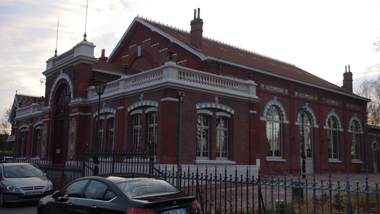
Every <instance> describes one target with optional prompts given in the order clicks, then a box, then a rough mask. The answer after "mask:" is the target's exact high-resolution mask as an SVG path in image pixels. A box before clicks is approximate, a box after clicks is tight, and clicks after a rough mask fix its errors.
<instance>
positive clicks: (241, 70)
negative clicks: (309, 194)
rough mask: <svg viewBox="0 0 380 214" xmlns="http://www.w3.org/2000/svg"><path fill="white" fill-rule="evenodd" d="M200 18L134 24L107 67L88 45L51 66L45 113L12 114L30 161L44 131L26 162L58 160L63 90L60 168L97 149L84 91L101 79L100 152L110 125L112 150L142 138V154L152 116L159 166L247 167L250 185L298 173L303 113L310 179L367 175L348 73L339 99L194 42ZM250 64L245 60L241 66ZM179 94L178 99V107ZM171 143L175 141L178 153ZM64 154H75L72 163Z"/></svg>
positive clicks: (310, 83) (264, 62)
mask: <svg viewBox="0 0 380 214" xmlns="http://www.w3.org/2000/svg"><path fill="white" fill-rule="evenodd" d="M199 13H200V11H198V17H196V15H195V17H194V20H193V21H192V24H191V25H192V30H191V32H190V34H189V33H187V32H181V31H178V30H175V29H171V28H170V27H168V26H163V25H161V24H157V23H154V22H151V21H148V20H145V19H142V18H139V17H137V18H136V19H135V20H134V21H133V23H132V24H131V26H130V27H129V28H128V31H127V32H126V34H124V36H123V37H122V38H121V40H120V42H119V44H118V45H117V46H116V47H115V49H114V50H113V52H112V54H111V55H110V57H109V58H108V60H107V61H106V62H102V63H101V62H100V61H104V60H106V59H107V58H106V57H105V56H104V52H102V56H101V58H100V61H98V62H97V61H96V58H95V57H94V56H93V44H92V43H89V42H81V43H79V44H77V46H75V47H74V48H73V49H72V50H70V51H68V52H67V53H65V54H66V55H68V54H70V53H72V56H70V57H67V56H66V55H65V56H58V57H53V58H51V59H49V60H48V62H47V63H48V65H47V70H46V71H45V72H44V74H45V75H46V77H47V80H46V81H47V83H46V92H45V101H44V102H43V108H42V109H41V110H40V111H36V112H32V113H25V114H24V115H23V114H22V111H21V110H18V113H19V114H18V115H17V116H16V117H15V121H16V125H15V128H16V130H19V129H20V127H21V126H22V124H29V130H30V131H29V139H28V141H27V145H29V146H28V147H27V148H28V149H27V150H28V151H30V150H33V148H31V146H30V145H31V142H32V141H33V140H32V139H33V133H34V131H33V130H34V126H33V124H36V123H37V122H38V121H41V122H42V123H41V124H38V125H40V126H41V127H44V126H46V127H47V129H48V130H47V132H46V133H44V134H46V144H42V147H43V148H42V149H45V150H46V155H41V156H39V157H31V153H30V152H28V153H27V155H25V158H40V159H43V160H47V161H51V160H53V157H54V155H55V153H56V152H57V151H55V150H54V149H53V148H56V147H55V146H54V143H55V142H54V139H55V136H56V135H57V133H56V131H57V130H56V129H54V126H55V125H56V124H57V120H59V118H58V117H56V116H55V114H54V111H53V101H52V99H53V98H54V97H55V96H56V94H57V93H58V92H57V90H58V88H59V86H60V85H69V86H70V89H71V91H70V93H71V97H70V99H71V101H70V104H69V106H70V110H69V112H68V113H67V115H66V116H65V118H61V119H62V120H65V121H67V122H68V124H69V125H68V127H74V128H73V129H72V130H66V131H64V132H63V133H65V134H67V135H68V137H66V138H67V140H66V142H64V143H63V144H64V146H66V147H65V148H67V151H66V150H64V151H65V152H66V153H67V154H65V155H66V157H67V158H66V159H65V158H63V160H62V161H80V158H81V157H80V155H81V152H82V150H83V145H84V144H87V145H88V146H95V142H96V133H97V132H96V123H97V122H96V119H97V112H98V110H99V109H98V95H97V94H96V93H95V90H94V87H93V86H92V84H93V82H92V81H93V80H94V79H102V80H105V81H107V82H108V83H107V88H106V91H105V92H104V94H103V95H102V96H101V109H100V110H99V111H101V114H100V117H101V119H102V120H104V123H105V126H104V127H105V129H104V135H103V136H104V137H103V140H104V141H105V142H106V141H107V140H108V139H109V127H108V124H107V123H106V122H107V121H108V120H111V121H112V119H113V118H114V130H115V131H114V145H115V146H114V148H115V149H116V148H127V147H130V146H132V145H134V142H136V139H137V138H136V136H137V135H136V134H135V133H136V132H135V131H136V130H138V133H139V134H140V135H139V136H140V137H138V138H139V142H140V143H141V144H140V146H146V144H147V141H148V140H149V138H148V136H149V125H148V121H149V116H150V114H151V113H152V112H156V114H157V124H156V125H157V128H156V133H155V134H156V135H157V142H155V143H157V147H156V163H157V164H158V165H173V166H176V165H177V164H178V157H180V163H181V164H183V165H189V166H210V167H217V166H218V167H227V166H228V167H229V169H235V168H239V167H241V168H244V167H246V168H249V169H250V170H253V171H254V170H256V171H255V172H252V174H253V175H254V174H255V173H257V170H258V166H260V169H261V170H262V172H263V173H265V174H268V173H271V171H273V172H274V173H275V174H279V173H283V172H284V170H286V172H287V173H292V174H295V173H298V172H299V171H300V170H301V168H302V164H301V160H300V157H301V155H302V154H301V152H300V149H301V146H300V140H301V137H300V136H301V135H300V131H301V130H300V128H301V119H300V114H299V109H300V108H302V107H304V108H306V110H307V111H306V113H307V115H308V116H310V119H311V125H310V126H311V130H312V132H311V136H312V137H311V142H312V143H311V144H312V155H311V156H312V157H311V158H310V159H308V161H309V162H310V161H311V168H310V167H309V168H308V169H309V170H310V169H311V170H313V171H315V172H316V173H327V172H329V171H332V172H341V173H345V172H359V171H360V170H361V168H364V167H366V160H365V158H366V157H367V156H368V157H370V156H371V155H372V157H373V153H372V150H371V149H369V146H368V145H370V143H371V144H372V142H373V141H374V139H373V137H371V138H368V141H370V142H367V144H365V142H366V139H365V137H364V136H365V131H366V124H365V120H364V115H363V114H364V113H365V106H366V104H367V102H368V101H369V100H367V99H365V98H362V97H359V96H357V95H355V94H353V93H352V91H350V89H351V90H352V73H351V72H350V71H348V72H349V73H350V74H348V72H347V71H346V72H345V73H344V75H345V76H348V77H349V78H351V79H349V78H348V77H347V78H348V79H346V80H345V82H344V86H345V87H344V89H343V88H341V87H338V86H335V85H332V84H331V83H328V82H326V81H324V80H323V79H319V78H317V77H315V76H313V75H311V74H309V73H307V72H305V71H303V70H301V69H299V68H297V67H295V66H293V65H289V64H286V63H283V62H280V61H276V60H273V59H270V58H266V57H263V56H260V55H256V54H253V53H248V52H246V51H242V50H239V49H236V48H233V47H230V46H227V45H225V44H221V43H218V42H216V41H211V40H208V39H205V38H202V31H203V29H202V28H203V20H201V19H200V17H199ZM193 32H195V33H193ZM169 50H171V51H174V53H175V55H174V57H173V60H172V61H171V62H168V61H169V59H168V51H169ZM225 52H229V53H228V54H227V53H225ZM218 54H219V56H218ZM226 54H227V55H226ZM223 57H224V58H223ZM233 57H234V58H233ZM248 57H251V59H250V60H249V61H247V62H246V61H245V60H247V58H248ZM247 63H252V64H247ZM125 64H127V65H128V66H129V67H130V70H129V71H128V72H132V73H128V72H127V73H125V71H124V70H123V66H124V65H125ZM111 68H112V69H111ZM66 78H68V79H66ZM350 81H351V82H350ZM350 84H351V85H350ZM350 86H351V88H350ZM179 92H184V94H185V95H184V96H183V97H182V101H181V97H179V95H178V93H179ZM271 103H272V104H271ZM180 106H181V115H180V117H181V123H180V124H179V117H178V116H179V109H180ZM270 106H274V107H275V109H277V111H278V112H279V113H280V118H281V122H280V128H281V132H280V133H281V136H280V139H281V143H280V144H281V149H280V150H281V152H282V155H280V157H277V156H276V157H275V158H270V157H269V158H268V156H267V149H268V146H267V133H268V124H269V122H268V119H267V117H268V109H269V108H270ZM200 114H204V115H206V116H207V117H208V118H209V125H208V127H207V128H208V129H207V134H208V135H207V136H208V156H207V157H206V158H199V157H197V142H199V141H197V136H198V135H197V131H198V130H199V129H198V126H197V117H198V115H200ZM136 115H141V124H140V125H141V126H136V124H135V122H134V117H135V116H136ZM331 116H333V117H334V118H337V119H338V122H339V123H338V125H339V130H338V131H337V134H338V136H337V139H339V140H338V142H337V145H336V146H337V147H338V155H339V157H338V158H336V159H334V160H332V159H329V157H328V154H329V150H328V148H329V145H328V131H327V125H328V124H327V121H328V118H330V117H331ZM219 117H223V118H227V119H226V121H227V125H226V126H227V127H228V128H227V129H226V130H227V131H226V132H222V131H220V130H223V129H221V128H220V127H218V124H217V118H219ZM353 119H354V121H357V122H358V123H359V125H360V134H359V135H358V136H359V141H360V160H358V161H353V160H352V158H351V149H350V148H351V132H350V131H349V130H350V122H352V120H353ZM73 121H75V122H73ZM72 124H75V126H74V125H72ZM38 125H37V126H38ZM68 127H67V126H65V128H68ZM136 127H139V128H136ZM179 127H181V129H180V130H179ZM135 128H136V129H135ZM134 130H135V131H134ZM178 133H181V136H180V137H181V142H180V143H181V144H180V148H181V151H180V153H178V145H179V144H178V140H179V136H178ZM217 133H225V134H224V135H226V136H225V138H223V139H226V141H227V142H228V143H227V148H226V154H227V155H226V156H227V157H224V158H220V157H218V153H217V148H218V146H217V145H218V142H221V141H220V140H218V138H217V137H218V136H219V135H218V134H217ZM198 134H199V133H198ZM224 135H223V136H224ZM15 136H16V146H15V147H16V156H17V155H18V156H19V157H21V156H20V155H21V154H17V151H20V149H19V148H21V147H22V145H21V144H22V143H21V141H20V139H18V138H19V133H18V132H17V131H16V133H15ZM42 138H43V137H42ZM66 138H65V139H66ZM42 140H43V139H42ZM70 143H71V144H70ZM71 145H72V146H73V147H70V146H71ZM72 148H74V149H72ZM70 152H74V154H72V155H70ZM365 152H367V154H366V153H365ZM369 154H371V155H369ZM258 160H259V161H260V165H259V163H258ZM371 160H372V159H370V158H368V159H367V161H368V162H367V163H368V166H369V167H368V169H369V170H370V171H375V169H374V168H373V160H372V163H371ZM239 170H240V168H239ZM242 172H244V170H243V171H242Z"/></svg>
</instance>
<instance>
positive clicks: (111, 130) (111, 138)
mask: <svg viewBox="0 0 380 214" xmlns="http://www.w3.org/2000/svg"><path fill="white" fill-rule="evenodd" d="M107 121H108V149H109V150H113V149H115V145H114V144H115V118H109V119H108V120H107Z"/></svg>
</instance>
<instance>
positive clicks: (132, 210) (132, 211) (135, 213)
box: [127, 207, 156, 214]
mask: <svg viewBox="0 0 380 214" xmlns="http://www.w3.org/2000/svg"><path fill="white" fill-rule="evenodd" d="M140 213H141V214H143V213H149V214H155V213H156V212H154V210H151V209H144V208H137V207H128V209H127V214H140Z"/></svg>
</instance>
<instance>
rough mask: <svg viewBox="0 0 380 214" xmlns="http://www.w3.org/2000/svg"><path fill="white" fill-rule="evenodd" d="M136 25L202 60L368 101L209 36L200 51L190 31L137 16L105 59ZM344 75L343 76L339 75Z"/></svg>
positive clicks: (297, 69) (293, 68)
mask: <svg viewBox="0 0 380 214" xmlns="http://www.w3.org/2000/svg"><path fill="white" fill-rule="evenodd" d="M137 24H142V25H144V26H146V27H148V28H150V29H151V30H152V31H154V32H157V33H158V34H160V35H162V36H163V37H166V38H167V39H169V40H170V41H171V42H173V43H176V44H177V45H179V46H181V47H182V48H184V49H186V50H188V51H189V52H191V53H193V54H194V55H196V56H198V57H199V58H200V59H201V60H203V61H204V60H213V61H217V62H222V63H226V64H230V65H233V66H237V67H241V68H243V69H247V70H253V71H256V72H260V73H264V74H268V75H271V76H275V77H279V78H282V79H286V80H289V81H292V82H298V83H301V84H306V85H310V86H313V87H317V88H321V89H325V90H329V91H334V92H337V93H340V94H345V95H347V96H351V97H355V98H358V99H362V100H365V101H370V100H368V99H366V98H363V97H360V96H357V95H356V94H354V93H352V92H350V91H347V90H345V89H343V88H342V87H339V86H337V85H335V84H332V83H330V82H328V81H326V80H324V79H322V78H320V77H317V76H315V75H313V74H311V73H309V72H306V71H304V70H302V69H300V68H298V67H297V66H295V65H292V64H289V63H286V62H282V61H280V60H276V59H272V58H270V57H266V56H263V55H260V54H257V53H254V52H250V51H247V50H243V49H241V48H237V47H234V46H231V45H227V44H224V43H221V42H218V41H215V40H212V39H209V38H205V37H203V38H202V40H203V41H202V50H201V51H200V50H196V49H194V48H193V47H191V45H190V33H189V32H186V31H183V30H179V29H176V28H173V27H170V26H167V25H164V24H161V23H157V22H154V21H151V20H148V19H145V18H141V17H136V18H135V19H134V20H133V22H132V23H131V25H130V26H129V28H128V29H127V31H126V32H125V33H124V35H123V37H122V38H121V39H120V41H119V43H118V44H117V46H116V47H115V49H114V50H113V52H112V53H111V55H110V57H109V59H108V61H112V60H114V57H116V55H117V53H118V51H120V49H121V48H122V46H123V44H124V42H125V41H126V40H127V38H128V37H129V35H130V34H131V33H132V31H133V29H134V27H135V26H137ZM342 76H343V75H342Z"/></svg>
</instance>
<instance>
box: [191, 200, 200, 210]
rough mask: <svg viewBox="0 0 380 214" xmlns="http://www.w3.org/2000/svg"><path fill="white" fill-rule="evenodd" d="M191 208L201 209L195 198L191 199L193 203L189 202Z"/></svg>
mask: <svg viewBox="0 0 380 214" xmlns="http://www.w3.org/2000/svg"><path fill="white" fill-rule="evenodd" d="M191 209H192V210H201V206H200V205H199V203H198V201H197V200H195V201H193V203H192V204H191Z"/></svg>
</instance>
